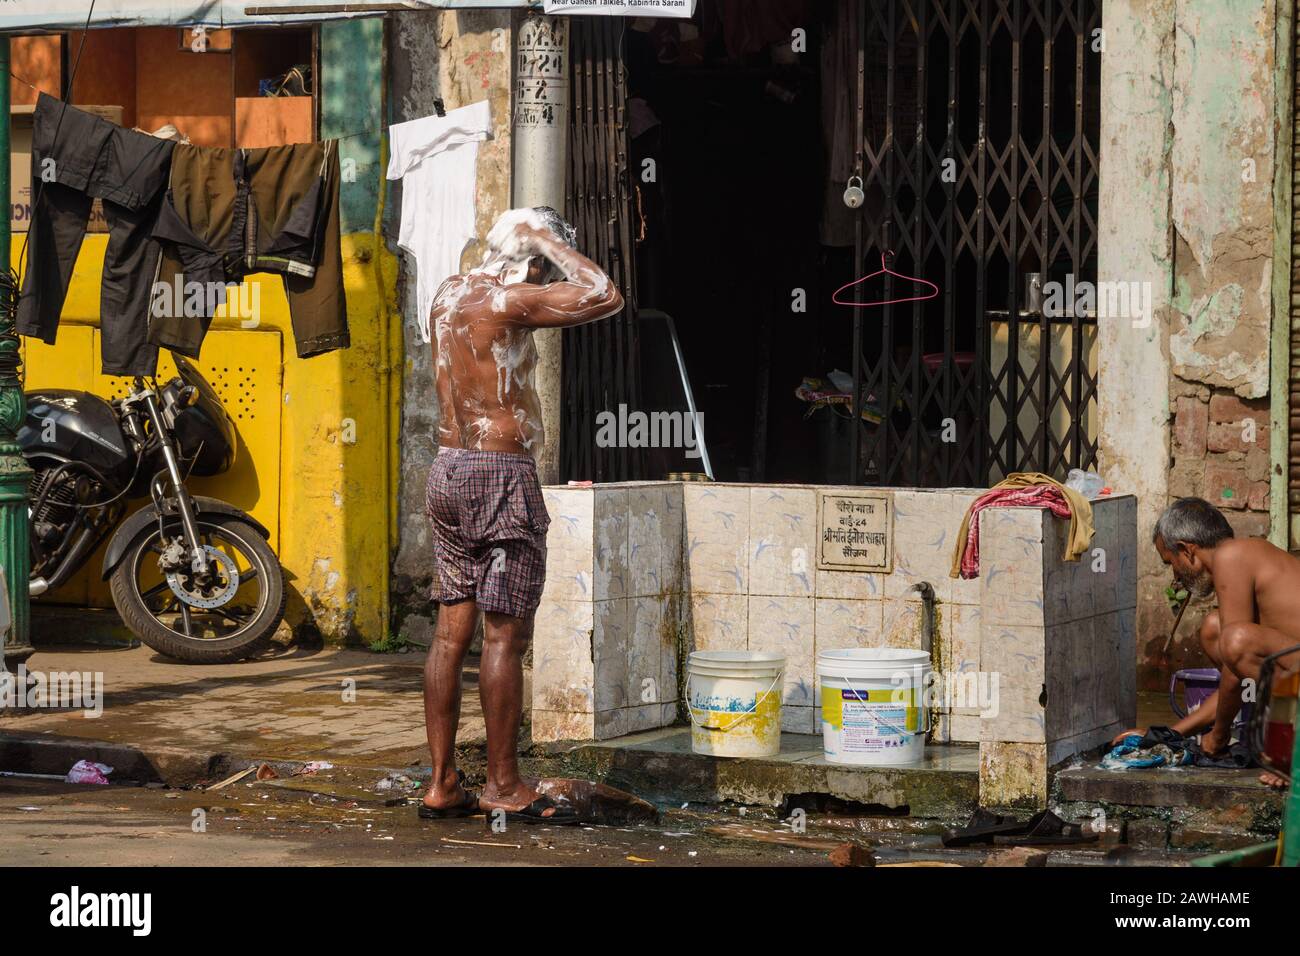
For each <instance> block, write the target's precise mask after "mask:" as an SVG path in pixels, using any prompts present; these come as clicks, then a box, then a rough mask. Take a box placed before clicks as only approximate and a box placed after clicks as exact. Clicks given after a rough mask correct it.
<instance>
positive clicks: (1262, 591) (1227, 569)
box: [1115, 498, 1300, 787]
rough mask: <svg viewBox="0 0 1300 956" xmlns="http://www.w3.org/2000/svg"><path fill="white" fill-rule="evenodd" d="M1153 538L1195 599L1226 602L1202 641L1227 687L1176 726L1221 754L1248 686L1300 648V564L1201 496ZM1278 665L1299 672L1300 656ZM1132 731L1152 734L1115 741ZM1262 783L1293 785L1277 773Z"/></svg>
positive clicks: (1171, 513) (1173, 509) (1210, 618)
mask: <svg viewBox="0 0 1300 956" xmlns="http://www.w3.org/2000/svg"><path fill="white" fill-rule="evenodd" d="M1153 540H1154V543H1155V546H1156V550H1157V551H1159V552H1160V558H1161V560H1162V561H1164V563H1165V564H1167V565H1169V566H1170V567H1172V568H1173V571H1174V574H1175V576H1176V577H1177V579H1178V581H1179V582H1181V583H1182V585H1183V586H1184V587H1185V588H1186V589H1187V591H1188V593H1189V594H1190V596H1191V597H1192V598H1205V597H1209V596H1210V595H1211V594H1213V595H1214V596H1215V597H1216V598H1218V604H1219V607H1218V609H1217V610H1214V611H1211V612H1210V613H1209V614H1208V615H1206V618H1205V621H1204V623H1203V624H1202V625H1201V630H1200V641H1201V647H1202V648H1204V650H1205V653H1206V655H1208V656H1209V658H1210V660H1212V661H1213V662H1214V664H1215V666H1216V667H1218V668H1219V689H1218V691H1217V692H1216V693H1214V694H1211V695H1210V696H1209V697H1207V698H1206V699H1205V701H1204V702H1203V703H1202V704H1201V706H1200V707H1198V708H1197V709H1196V710H1194V711H1192V712H1191V713H1190V714H1188V715H1187V716H1186V717H1185V718H1183V719H1182V720H1180V721H1179V722H1178V723H1176V724H1173V725H1172V729H1174V730H1176V731H1178V732H1179V733H1181V734H1184V735H1190V734H1195V733H1197V732H1201V731H1203V733H1202V735H1201V749H1202V750H1204V751H1205V752H1206V753H1207V754H1210V755H1214V754H1219V753H1222V752H1223V751H1225V750H1226V749H1227V747H1228V745H1229V744H1230V743H1231V741H1232V724H1233V721H1234V720H1235V719H1236V717H1237V713H1238V712H1239V711H1240V710H1241V705H1242V682H1243V681H1246V680H1250V681H1258V680H1259V671H1260V665H1261V664H1262V663H1263V661H1264V658H1266V657H1269V656H1271V655H1273V654H1277V653H1279V652H1281V651H1283V650H1285V649H1286V648H1288V647H1294V646H1295V645H1296V644H1300V559H1297V558H1295V557H1294V556H1292V555H1290V554H1288V553H1287V552H1286V551H1283V550H1282V549H1281V548H1279V547H1277V546H1276V545H1273V544H1272V543H1270V542H1268V541H1265V540H1264V539H1263V538H1236V537H1234V536H1233V533H1232V527H1231V526H1230V525H1229V524H1228V522H1227V519H1226V518H1224V517H1223V515H1222V514H1220V513H1219V511H1218V509H1217V508H1215V507H1214V506H1213V505H1212V504H1210V503H1209V502H1208V501H1205V500H1204V499H1201V498H1180V499H1179V500H1178V501H1175V502H1174V503H1173V504H1172V505H1170V506H1169V508H1168V509H1166V511H1165V513H1164V514H1162V515H1161V516H1160V519H1159V520H1158V521H1157V522H1156V527H1155V533H1154V535H1153ZM1278 664H1279V666H1280V667H1283V668H1286V669H1287V670H1289V671H1293V670H1295V668H1297V667H1300V651H1297V652H1295V653H1293V654H1288V655H1285V656H1284V657H1282V658H1280V659H1279V661H1278ZM1130 733H1144V731H1143V730H1141V729H1137V730H1129V731H1125V732H1124V733H1123V734H1120V736H1119V737H1116V738H1115V741H1116V742H1117V743H1118V742H1119V740H1120V739H1121V738H1122V737H1124V736H1125V735H1126V734H1130ZM1260 780H1261V781H1263V782H1264V783H1266V784H1268V785H1270V786H1274V787H1283V786H1285V785H1286V781H1285V780H1283V779H1282V778H1281V777H1279V776H1278V775H1277V774H1273V773H1264V774H1262V775H1261V776H1260Z"/></svg>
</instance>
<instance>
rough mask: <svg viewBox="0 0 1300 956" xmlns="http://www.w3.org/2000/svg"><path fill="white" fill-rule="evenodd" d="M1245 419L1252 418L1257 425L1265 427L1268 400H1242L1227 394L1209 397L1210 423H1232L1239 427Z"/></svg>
mask: <svg viewBox="0 0 1300 956" xmlns="http://www.w3.org/2000/svg"><path fill="white" fill-rule="evenodd" d="M1247 418H1253V419H1254V420H1255V423H1256V424H1258V425H1267V424H1268V399H1267V398H1251V399H1243V398H1238V397H1237V396H1236V395H1233V394H1231V393H1227V392H1225V393H1220V394H1218V395H1211V396H1210V421H1211V422H1234V423H1236V424H1238V425H1240V424H1241V423H1242V422H1243V421H1244V420H1245V419H1247Z"/></svg>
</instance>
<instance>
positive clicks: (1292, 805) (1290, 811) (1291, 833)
mask: <svg viewBox="0 0 1300 956" xmlns="http://www.w3.org/2000/svg"><path fill="white" fill-rule="evenodd" d="M1295 727H1296V734H1295V746H1294V747H1293V748H1292V750H1291V790H1290V792H1289V793H1288V794H1287V797H1286V807H1285V808H1284V810H1283V817H1282V865H1283V866H1300V784H1298V783H1297V781H1298V780H1300V706H1297V707H1296V715H1295Z"/></svg>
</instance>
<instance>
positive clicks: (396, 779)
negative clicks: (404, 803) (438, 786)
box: [375, 773, 420, 793]
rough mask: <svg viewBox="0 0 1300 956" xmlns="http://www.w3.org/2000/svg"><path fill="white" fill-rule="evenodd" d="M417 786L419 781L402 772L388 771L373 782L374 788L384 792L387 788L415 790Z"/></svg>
mask: <svg viewBox="0 0 1300 956" xmlns="http://www.w3.org/2000/svg"><path fill="white" fill-rule="evenodd" d="M419 786H420V781H418V780H413V779H411V778H410V777H408V776H407V775H406V774H404V773H390V774H389V775H388V776H386V777H384V778H383V779H382V780H380V781H379V782H378V783H377V784H375V789H376V790H379V791H380V792H384V793H386V792H388V791H389V790H415V789H418V788H419Z"/></svg>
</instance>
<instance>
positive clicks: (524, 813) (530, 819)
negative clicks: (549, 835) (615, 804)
mask: <svg viewBox="0 0 1300 956" xmlns="http://www.w3.org/2000/svg"><path fill="white" fill-rule="evenodd" d="M547 810H554V811H555V812H554V813H552V814H551V815H550V816H543V814H545V813H546V811H547ZM484 812H485V813H487V814H488V815H489V816H491V815H492V813H493V811H492V810H487V809H485V810H484ZM580 822H581V820H579V818H578V811H577V810H574V809H573V808H572V807H562V806H560V805H559V804H558V803H556V802H555V801H554V800H552V799H551V798H550V797H545V796H543V797H538V798H537V799H536V800H534V801H533V802H532V803H530V804H528V806H526V807H524V808H523V809H522V810H507V811H506V823H507V824H510V823H550V824H554V825H555V826H560V827H567V826H573V825H574V824H577V823H580Z"/></svg>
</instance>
